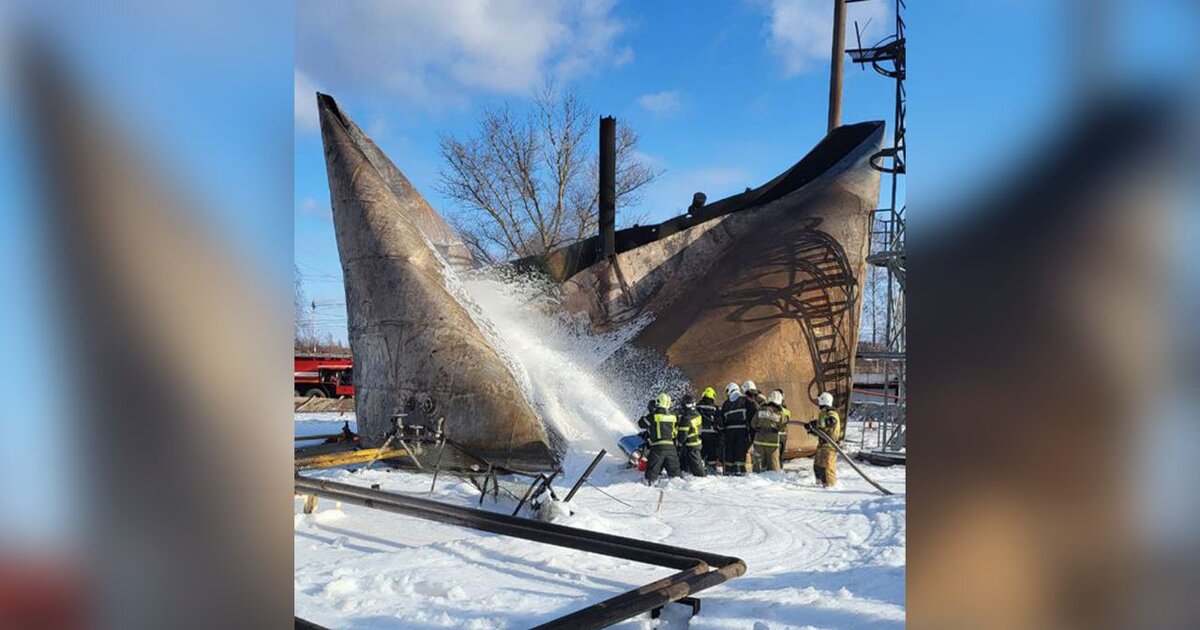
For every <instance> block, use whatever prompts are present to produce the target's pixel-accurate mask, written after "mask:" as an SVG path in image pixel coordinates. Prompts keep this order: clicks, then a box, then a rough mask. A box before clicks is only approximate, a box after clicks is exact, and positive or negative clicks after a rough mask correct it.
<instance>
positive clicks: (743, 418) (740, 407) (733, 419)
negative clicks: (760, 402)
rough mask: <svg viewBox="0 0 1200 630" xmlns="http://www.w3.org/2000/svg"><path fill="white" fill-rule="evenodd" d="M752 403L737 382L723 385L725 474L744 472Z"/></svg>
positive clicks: (722, 412)
mask: <svg viewBox="0 0 1200 630" xmlns="http://www.w3.org/2000/svg"><path fill="white" fill-rule="evenodd" d="M753 411H757V409H755V407H754V403H753V402H752V401H751V400H750V399H749V398H747V397H745V396H743V395H742V390H741V389H740V388H738V384H737V383H730V384H729V385H727V386H725V402H724V403H722V404H721V429H722V431H723V433H724V436H725V474H726V475H739V476H740V475H744V474H746V453H747V451H749V450H750V420H751V418H752V416H751V415H750V414H751V412H753Z"/></svg>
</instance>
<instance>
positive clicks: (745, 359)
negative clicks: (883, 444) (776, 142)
mask: <svg viewBox="0 0 1200 630" xmlns="http://www.w3.org/2000/svg"><path fill="white" fill-rule="evenodd" d="M882 137H883V126H882V124H878V125H877V126H876V127H875V128H874V129H873V130H872V131H871V132H870V133H866V134H863V136H862V139H861V141H859V142H857V143H856V144H855V145H853V146H847V147H846V148H845V150H844V153H843V155H842V156H841V159H839V160H837V161H836V162H833V163H832V166H829V167H828V168H827V170H825V171H824V172H822V173H821V174H820V175H819V176H817V177H815V178H814V179H812V180H811V181H808V182H807V183H806V184H804V185H803V186H801V187H799V188H797V189H795V190H793V191H790V192H788V193H786V194H783V195H782V196H778V197H777V198H774V199H772V200H771V201H768V202H767V203H764V204H762V205H760V206H756V207H748V208H745V209H741V210H737V211H735V212H732V213H730V214H725V215H723V216H719V217H716V218H713V219H709V220H707V221H705V222H703V223H700V224H698V225H694V226H692V227H689V228H687V229H683V230H681V231H678V232H675V233H672V234H670V235H668V236H665V237H663V238H661V239H659V240H655V241H653V242H650V243H647V244H644V245H640V246H637V247H634V248H632V249H629V250H627V251H624V252H621V253H619V254H618V255H617V257H616V264H617V265H619V266H620V271H621V275H622V276H623V277H624V280H625V283H626V285H627V288H626V287H623V286H621V284H620V283H619V281H618V279H617V275H616V270H615V269H614V268H613V266H612V263H610V262H608V261H601V262H598V263H596V264H594V265H591V266H590V267H587V268H586V269H584V270H582V271H580V272H579V273H577V274H575V275H573V276H572V277H570V278H569V279H567V280H566V282H564V284H563V291H564V303H565V305H566V306H567V308H568V309H569V310H571V311H574V312H582V313H587V314H588V316H589V317H590V318H591V321H592V322H593V325H594V326H595V327H597V328H601V329H603V328H608V327H612V326H619V325H624V324H626V323H629V322H632V321H634V320H636V319H637V318H639V317H643V316H652V317H653V321H652V322H651V323H650V324H648V325H647V326H646V327H645V328H644V329H642V331H641V332H640V333H639V334H638V335H637V336H636V337H635V338H634V339H633V341H632V343H633V344H634V345H636V346H638V347H642V348H647V349H651V350H654V351H657V352H659V353H661V354H662V355H663V356H664V357H665V358H666V360H667V361H668V362H669V363H670V364H671V365H673V366H675V367H677V368H679V369H680V370H682V371H683V373H684V374H685V375H686V376H687V377H688V378H689V379H690V380H691V382H692V386H693V387H694V388H695V391H699V390H701V389H703V388H704V387H710V386H711V387H713V388H715V389H717V390H718V391H721V390H723V388H724V386H725V385H726V384H727V383H729V382H737V383H741V382H743V381H745V380H746V379H753V380H754V381H756V383H757V385H758V386H759V388H760V390H761V391H763V392H764V393H766V392H768V391H770V390H772V389H775V388H780V389H782V390H783V391H784V394H785V396H786V398H787V403H788V406H789V408H790V409H791V411H792V415H793V417H794V418H795V419H798V420H803V419H809V418H813V417H815V416H816V414H817V411H818V410H817V407H816V398H817V394H819V393H820V392H822V391H829V392H832V393H833V394H834V398H835V405H836V407H837V408H838V409H839V410H840V411H841V413H842V414H843V417H845V414H846V412H847V409H848V403H849V396H850V383H851V380H850V375H851V372H852V370H853V363H854V352H855V349H856V345H857V343H856V342H857V339H858V326H859V314H860V311H861V293H862V284H863V279H864V277H865V275H866V270H867V263H866V256H867V254H868V249H869V246H870V230H871V222H872V218H873V213H874V210H875V208H876V204H877V203H878V198H879V172H878V171H876V170H874V169H872V168H871V167H870V164H869V157H870V155H871V154H873V153H874V152H876V151H877V150H878V149H879V147H880V144H881V140H882ZM815 447H816V441H815V439H814V438H812V436H808V435H807V434H805V433H804V432H803V431H801V430H799V429H798V428H796V429H794V430H792V431H790V432H789V436H788V451H789V453H790V454H793V455H795V454H802V453H804V452H805V451H809V450H812V449H814V448H815Z"/></svg>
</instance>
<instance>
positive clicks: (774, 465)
mask: <svg viewBox="0 0 1200 630" xmlns="http://www.w3.org/2000/svg"><path fill="white" fill-rule="evenodd" d="M783 422H784V420H783V394H782V393H781V392H779V391H778V390H776V391H773V392H771V395H770V396H768V397H767V399H766V402H764V403H763V404H762V406H760V407H759V408H758V413H756V414H755V415H754V422H753V426H754V472H756V473H757V472H763V471H764V470H772V471H775V472H778V471H780V470H782V468H781V467H780V465H779V431H780V429H781V428H782V427H783Z"/></svg>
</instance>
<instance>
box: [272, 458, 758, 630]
mask: <svg viewBox="0 0 1200 630" xmlns="http://www.w3.org/2000/svg"><path fill="white" fill-rule="evenodd" d="M295 487H296V492H297V493H300V494H314V495H317V496H323V497H327V498H331V499H335V500H338V501H343V502H345V503H352V504H355V505H361V506H364V507H369V508H374V509H378V510H385V511H388V512H395V513H398V514H404V515H406V516H413V517H417V518H423V519H426V520H432V521H437V522H441V523H449V524H452V525H460V526H463V527H470V528H473V529H478V530H482V531H487V532H492V533H495V534H501V535H504V536H513V537H515V538H522V539H525V540H532V541H534V542H540V543H544V544H549V545H556V546H559V547H567V548H570V549H576V550H579V551H587V552H590V553H599V554H603V555H607V556H610V557H614V558H621V559H624V560H630V561H633V562H642V563H645V564H653V565H657V566H662V567H667V568H672V569H677V570H678V572H677V573H675V574H673V575H671V576H668V577H666V578H663V579H660V580H656V581H654V582H651V583H650V584H646V585H643V586H640V587H638V588H636V589H633V590H631V591H628V592H626V593H622V594H620V595H617V596H615V597H612V598H609V599H607V600H605V601H602V602H599V603H597V604H593V605H591V606H588V607H586V608H583V609H581V610H578V611H575V612H573V613H570V614H568V615H566V616H563V617H560V618H558V619H554V620H552V621H550V622H547V623H545V624H542V625H541V626H538V628H542V629H549V628H555V629H559V628H563V629H565V628H603V627H605V626H609V625H612V624H614V623H616V622H618V621H622V620H624V619H628V618H630V617H633V616H636V615H639V614H641V613H644V612H649V611H651V610H654V609H655V608H659V607H661V606H663V605H665V604H667V603H670V602H673V601H677V600H679V599H682V598H684V597H687V596H688V595H690V594H692V593H696V592H698V591H700V590H703V589H705V588H709V587H712V586H715V585H717V584H721V583H722V582H725V581H726V580H729V579H732V578H735V577H738V576H740V575H742V574H744V573H745V572H746V563H745V562H743V561H742V560H741V559H739V558H734V557H731V556H722V555H719V554H712V553H708V552H704V551H698V550H694V549H684V548H682V547H674V546H671V545H663V544H659V543H653V542H648V541H643V540H637V539H634V538H625V537H623V536H614V535H612V534H605V533H602V532H593V531H589V530H585V529H578V528H574V527H566V526H564V525H556V524H554V523H542V522H539V521H531V520H528V519H523V518H517V517H513V516H508V515H506V514H497V513H494V512H485V511H482V510H475V509H471V508H465V507H459V506H456V505H448V504H445V503H439V502H437V501H431V500H429V499H422V498H419V497H411V496H406V495H400V494H394V493H390V492H383V491H381V490H372V489H369V488H363V487H360V486H354V485H349V484H343V483H338V482H334V481H323V480H317V479H310V478H307V477H303V476H301V475H296V479H295Z"/></svg>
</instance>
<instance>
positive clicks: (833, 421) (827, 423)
mask: <svg viewBox="0 0 1200 630" xmlns="http://www.w3.org/2000/svg"><path fill="white" fill-rule="evenodd" d="M817 427H818V428H820V429H821V430H822V431H824V432H825V435H828V436H829V437H830V438H831V439H833V441H834V442H841V441H842V435H843V434H844V433H845V431H846V429H845V427H844V426H842V418H841V416H838V413H837V412H836V411H834V410H832V409H829V410H826V411H822V412H821V413H820V414H819V415H818V416H817ZM818 448H827V449H830V450H832V449H833V447H832V446H829V445H828V444H826V443H825V441H824V440H822V441H821V444H820V446H818Z"/></svg>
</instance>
